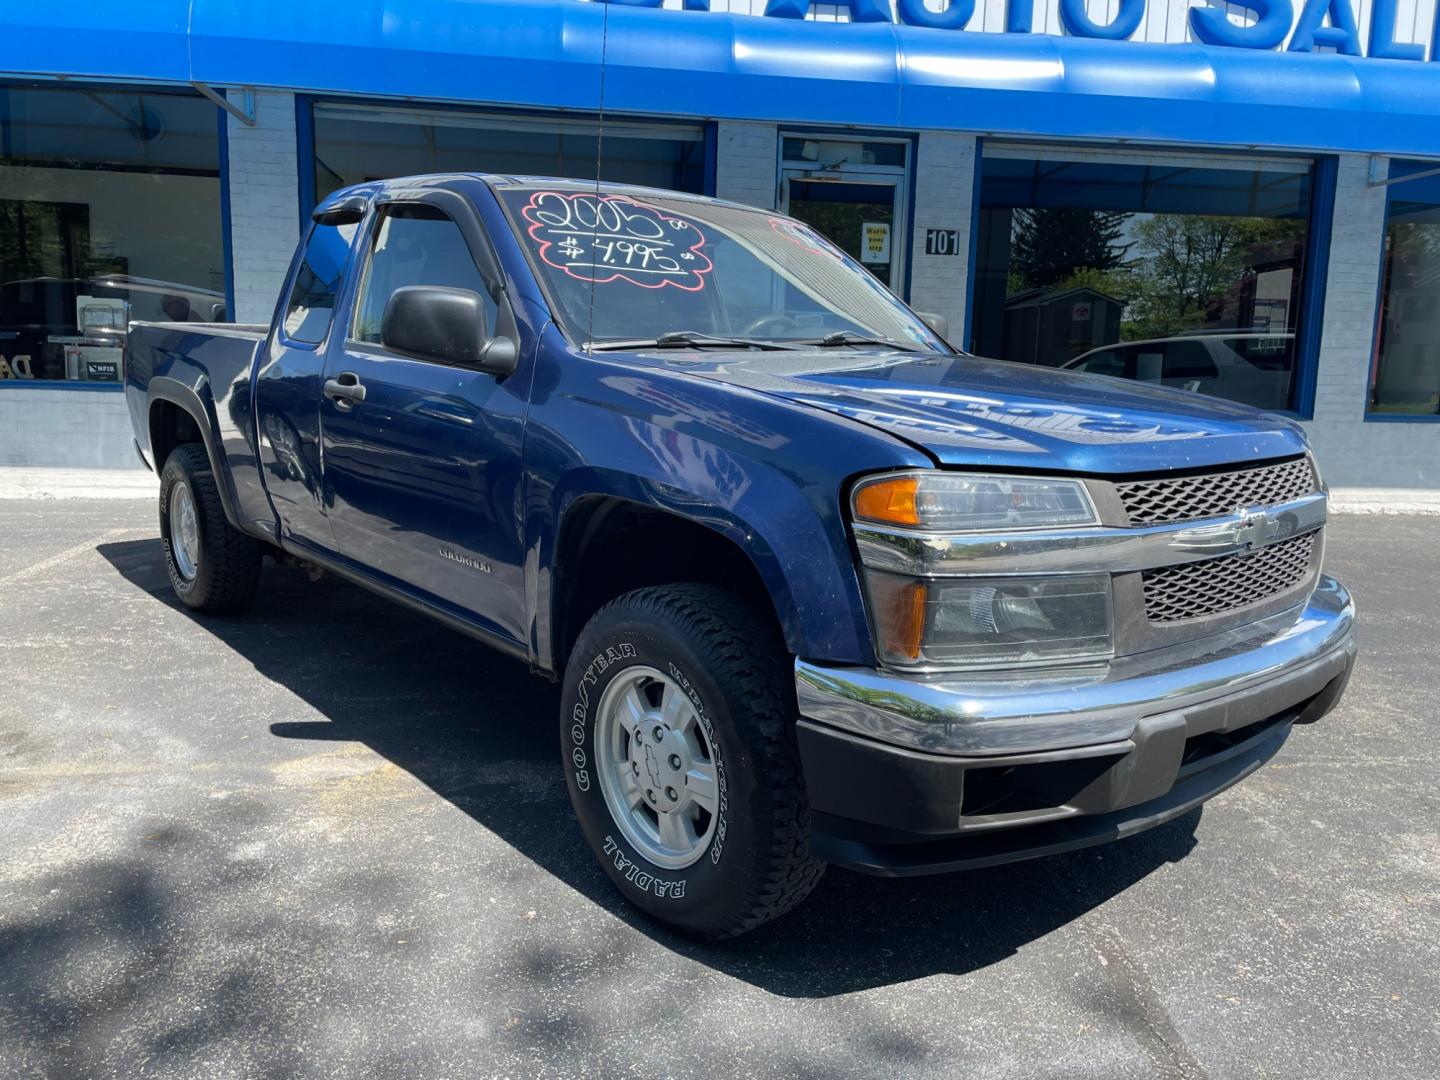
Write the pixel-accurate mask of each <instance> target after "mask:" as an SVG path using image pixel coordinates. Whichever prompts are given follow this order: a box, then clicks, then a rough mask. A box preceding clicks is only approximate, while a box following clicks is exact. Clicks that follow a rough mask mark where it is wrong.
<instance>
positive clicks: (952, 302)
mask: <svg viewBox="0 0 1440 1080" xmlns="http://www.w3.org/2000/svg"><path fill="white" fill-rule="evenodd" d="M975 145H976V141H975V138H974V136H971V135H955V134H951V133H948V132H922V133H921V135H920V144H919V146H918V148H917V149H916V152H915V207H914V214H913V215H912V216H913V220H914V233H913V234H912V239H911V242H910V244H911V246H910V250H911V252H912V255H911V273H910V306H911V307H913V308H915V309H916V310H917V311H926V312H934V313H935V314H936V315H943V316H945V318H946V319H948V320H949V322H950V340H951V341H953V342H957V343H958V342H962V341H963V339H964V336H965V334H964V331H965V308H966V305H967V304H968V302H969V295H970V276H969V268H970V216H971V215H970V209H971V203H972V201H973V198H974V193H975ZM926 229H953V230H955V232H956V233H957V234H958V235H957V239H958V241H959V251H958V253H957V254H955V255H926V254H925V230H926Z"/></svg>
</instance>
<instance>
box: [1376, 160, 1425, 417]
mask: <svg viewBox="0 0 1440 1080" xmlns="http://www.w3.org/2000/svg"><path fill="white" fill-rule="evenodd" d="M1433 167H1434V165H1433V163H1429V162H1416V163H1413V164H1409V163H1401V162H1393V163H1392V164H1391V167H1390V176H1391V179H1398V178H1400V177H1403V176H1404V175H1405V174H1406V173H1407V172H1418V171H1422V170H1425V169H1430V168H1433ZM1379 331H1380V332H1379V335H1378V339H1377V342H1376V354H1375V360H1374V364H1373V371H1372V374H1371V380H1370V382H1371V386H1370V410H1371V412H1374V413H1382V414H1391V415H1402V416H1403V415H1409V416H1434V415H1436V414H1437V413H1440V182H1437V180H1436V178H1434V177H1429V178H1426V179H1418V180H1407V181H1402V182H1401V183H1400V184H1398V185H1397V186H1396V187H1394V188H1393V189H1392V191H1391V195H1390V204H1389V207H1388V208H1387V220H1386V228H1385V278H1384V287H1383V290H1382V294H1381V308H1380V327H1379Z"/></svg>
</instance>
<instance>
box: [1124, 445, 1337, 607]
mask: <svg viewBox="0 0 1440 1080" xmlns="http://www.w3.org/2000/svg"><path fill="white" fill-rule="evenodd" d="M1306 468H1307V469H1308V468H1309V466H1308V465H1307V466H1306ZM1319 535H1320V534H1319V533H1318V532H1311V533H1306V534H1305V535H1303V536H1296V537H1292V538H1291V539H1289V540H1282V541H1281V542H1280V543H1278V544H1272V545H1271V546H1270V547H1267V548H1262V549H1261V550H1260V551H1257V552H1254V553H1253V554H1252V553H1246V554H1243V555H1225V556H1223V557H1221V558H1219V559H1206V560H1204V561H1203V562H1193V563H1185V564H1183V565H1181V566H1165V567H1161V568H1159V569H1157V570H1146V571H1145V572H1144V573H1142V574H1141V575H1140V576H1141V582H1142V585H1143V587H1144V590H1145V617H1146V618H1147V619H1149V620H1150V621H1151V622H1158V623H1169V622H1180V621H1181V620H1182V619H1198V618H1202V617H1204V616H1206V615H1219V614H1221V613H1222V612H1226V611H1233V610H1234V609H1236V608H1241V607H1244V606H1245V605H1246V604H1254V603H1258V602H1259V601H1261V600H1265V599H1267V598H1268V597H1271V596H1274V595H1276V594H1277V593H1281V592H1284V591H1285V590H1286V589H1289V588H1292V587H1293V586H1295V585H1298V584H1300V583H1301V582H1302V581H1304V580H1305V579H1306V577H1308V576H1309V574H1310V565H1311V556H1312V555H1313V554H1314V550H1315V538H1316V537H1317V536H1319Z"/></svg>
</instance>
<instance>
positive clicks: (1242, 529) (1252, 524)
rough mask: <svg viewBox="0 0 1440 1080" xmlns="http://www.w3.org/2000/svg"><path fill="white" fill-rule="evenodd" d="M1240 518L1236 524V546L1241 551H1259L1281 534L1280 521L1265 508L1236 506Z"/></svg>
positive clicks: (1236, 512)
mask: <svg viewBox="0 0 1440 1080" xmlns="http://www.w3.org/2000/svg"><path fill="white" fill-rule="evenodd" d="M1235 514H1236V516H1237V517H1238V518H1239V519H1240V520H1239V521H1237V522H1236V523H1235V526H1234V534H1233V535H1234V541H1235V546H1236V547H1238V548H1239V549H1240V550H1241V551H1258V550H1259V549H1260V548H1262V547H1265V546H1266V545H1268V544H1269V543H1270V542H1271V541H1272V540H1274V539H1275V538H1276V537H1277V536H1279V535H1280V522H1278V521H1273V520H1271V518H1270V515H1269V514H1267V513H1265V511H1263V510H1246V509H1245V508H1244V507H1236V508H1235Z"/></svg>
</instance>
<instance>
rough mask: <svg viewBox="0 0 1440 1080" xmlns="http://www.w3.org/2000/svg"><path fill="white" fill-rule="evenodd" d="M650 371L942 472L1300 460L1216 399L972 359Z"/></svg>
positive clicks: (893, 358)
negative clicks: (901, 445)
mask: <svg viewBox="0 0 1440 1080" xmlns="http://www.w3.org/2000/svg"><path fill="white" fill-rule="evenodd" d="M635 359H636V360H637V361H638V362H640V363H643V364H646V365H654V366H659V367H664V368H667V369H669V370H672V371H683V372H685V373H687V374H690V375H693V376H696V377H698V378H702V379H707V380H713V381H718V382H724V383H729V384H732V385H735V386H742V387H745V388H746V389H749V390H754V391H758V392H760V393H764V394H770V395H773V396H776V397H781V398H785V399H787V400H789V401H795V402H800V403H803V404H805V405H809V406H813V407H814V408H817V409H823V410H825V411H827V412H831V413H835V414H838V415H840V416H845V417H848V418H850V419H852V420H856V421H859V422H860V423H863V424H867V425H869V426H871V427H875V428H879V429H881V430H882V431H886V432H888V433H890V434H892V435H894V436H896V437H897V438H899V439H903V440H904V441H906V442H908V443H911V444H913V445H915V446H917V447H920V448H921V449H923V450H925V451H927V452H928V453H930V454H931V455H932V456H934V457H935V458H936V460H937V461H939V462H940V463H941V464H944V465H963V466H973V467H1000V468H1020V469H1034V470H1046V471H1056V472H1073V473H1088V474H1094V475H1105V474H1119V473H1146V472H1168V471H1172V470H1177V471H1178V470H1184V469H1195V468H1204V467H1207V466H1216V465H1226V464H1231V463H1235V462H1243V461H1253V460H1257V459H1263V458H1272V457H1285V456H1287V455H1294V454H1298V453H1301V452H1302V451H1304V450H1305V447H1306V444H1305V436H1304V434H1303V432H1302V431H1301V429H1300V425H1299V424H1297V423H1295V422H1294V421H1293V420H1290V419H1288V418H1287V417H1284V416H1280V415H1277V414H1275V413H1262V412H1257V411H1256V410H1254V409H1251V408H1249V407H1247V406H1243V405H1236V404H1233V403H1231V402H1228V401H1223V400H1221V399H1219V398H1213V397H1205V396H1202V395H1200V394H1192V393H1187V392H1185V391H1181V390H1171V389H1168V388H1165V387H1152V386H1147V385H1145V384H1143V383H1135V382H1131V381H1129V380H1125V379H1114V378H1110V377H1108V376H1103V375H1086V374H1081V373H1077V372H1071V371H1060V370H1057V369H1054V368H1040V367H1035V366H1033V365H1029V364H1014V363H1005V362H1002V361H997V360H981V359H978V358H976V357H972V356H943V355H931V354H917V353H898V352H875V351H866V350H858V349H840V348H836V349H823V350H813V351H812V350H805V351H799V350H797V351H794V352H754V351H750V350H746V351H743V352H728V351H727V352H685V353H680V354H676V353H674V352H669V351H666V352H652V353H640V354H636V356H635Z"/></svg>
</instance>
